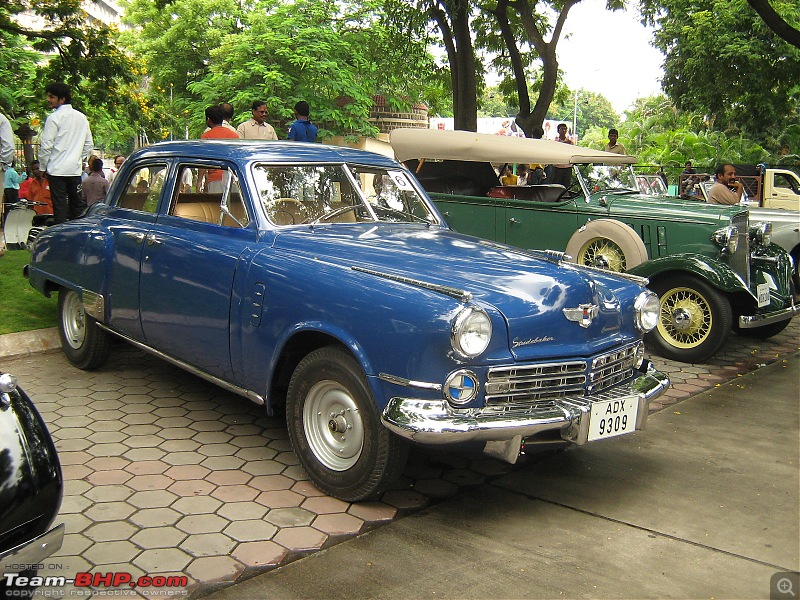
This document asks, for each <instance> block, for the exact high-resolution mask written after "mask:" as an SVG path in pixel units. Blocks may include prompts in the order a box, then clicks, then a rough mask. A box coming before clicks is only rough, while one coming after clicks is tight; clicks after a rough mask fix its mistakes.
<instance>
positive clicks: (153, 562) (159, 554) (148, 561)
mask: <svg viewBox="0 0 800 600" xmlns="http://www.w3.org/2000/svg"><path fill="white" fill-rule="evenodd" d="M191 561H192V557H191V556H190V555H189V554H187V553H186V552H184V551H183V550H180V549H178V548H155V549H153V550H145V551H143V552H142V553H141V554H139V556H137V557H136V559H135V560H133V564H135V565H136V566H137V567H139V568H140V569H142V570H143V571H144V572H145V573H163V572H164V566H165V565H170V568H172V569H174V570H175V571H183V570H185V569H186V565H188V564H189V563H190V562H191ZM201 575H202V574H201Z"/></svg>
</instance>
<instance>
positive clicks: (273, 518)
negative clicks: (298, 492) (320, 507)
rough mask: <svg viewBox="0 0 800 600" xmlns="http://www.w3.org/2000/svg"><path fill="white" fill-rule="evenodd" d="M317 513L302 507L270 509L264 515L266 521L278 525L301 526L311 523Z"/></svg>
mask: <svg viewBox="0 0 800 600" xmlns="http://www.w3.org/2000/svg"><path fill="white" fill-rule="evenodd" d="M314 517H316V515H315V514H314V513H310V512H308V511H307V510H304V509H302V508H276V509H274V510H271V511H269V512H268V513H267V514H266V516H265V517H264V520H265V521H269V522H270V523H274V524H275V525H277V526H278V527H299V526H301V525H309V524H310V523H311V522H312V521H313V520H314Z"/></svg>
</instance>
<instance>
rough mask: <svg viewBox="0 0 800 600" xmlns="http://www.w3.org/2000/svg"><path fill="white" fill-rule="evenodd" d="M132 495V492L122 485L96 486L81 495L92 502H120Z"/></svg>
mask: <svg viewBox="0 0 800 600" xmlns="http://www.w3.org/2000/svg"><path fill="white" fill-rule="evenodd" d="M132 494H133V490H132V489H130V488H129V487H126V486H124V485H96V486H94V487H92V488H91V489H89V490H87V491H85V492H84V493H83V495H84V496H85V497H86V498H89V499H90V500H93V501H94V502H122V501H124V500H127V499H128V498H130V497H131V495H132Z"/></svg>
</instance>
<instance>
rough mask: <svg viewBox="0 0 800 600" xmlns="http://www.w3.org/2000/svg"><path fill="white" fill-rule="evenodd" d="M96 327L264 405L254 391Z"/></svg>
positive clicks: (99, 324) (98, 324)
mask: <svg viewBox="0 0 800 600" xmlns="http://www.w3.org/2000/svg"><path fill="white" fill-rule="evenodd" d="M96 325H97V326H98V327H99V328H100V329H102V330H103V331H107V332H108V333H111V334H113V335H115V336H117V337H118V338H121V339H123V340H125V341H126V342H128V343H129V344H132V345H133V346H136V347H137V348H139V349H140V350H144V351H145V352H147V353H148V354H152V355H153V356H157V357H158V358H160V359H162V360H165V361H167V362H168V363H171V364H173V365H175V366H176V367H180V368H181V369H183V370H184V371H188V372H189V373H191V374H192V375H196V376H197V377H200V378H201V379H205V380H206V381H208V382H211V383H213V384H214V385H218V386H219V387H221V388H223V389H225V390H228V391H229V392H233V393H234V394H236V395H238V396H243V397H245V398H247V399H248V400H250V401H251V402H255V403H256V404H260V405H261V406H263V405H264V397H263V396H261V395H260V394H257V393H255V392H254V391H252V390H246V389H244V388H243V387H239V386H238V385H234V384H232V383H228V382H227V381H225V380H224V379H220V378H219V377H215V376H214V375H211V374H209V373H206V372H205V371H202V370H200V369H198V368H197V367H195V366H193V365H190V364H189V363H185V362H183V361H182V360H178V359H177V358H173V357H171V356H170V355H168V354H164V353H163V352H161V351H159V350H156V349H155V348H151V347H150V346H148V345H146V344H143V343H142V342H140V341H137V340H135V339H133V338H131V337H128V336H127V335H125V334H123V333H120V332H119V331H114V330H113V329H110V328H109V327H107V326H106V325H103V324H102V323H96Z"/></svg>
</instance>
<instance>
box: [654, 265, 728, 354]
mask: <svg viewBox="0 0 800 600" xmlns="http://www.w3.org/2000/svg"><path fill="white" fill-rule="evenodd" d="M650 289H652V290H653V291H654V292H655V293H656V294H658V296H659V299H660V304H661V309H660V314H659V319H658V325H657V326H656V328H655V329H653V331H651V332H650V333H649V334H647V339H648V341H649V342H651V344H652V345H653V346H654V347H655V349H656V352H657V353H658V354H660V355H661V356H663V357H665V358H669V359H672V360H679V361H682V362H688V363H695V362H702V361H703V360H705V359H707V358H710V357H711V356H713V355H714V354H716V352H717V351H718V350H719V349H720V348H721V347H722V345H723V344H724V343H725V340H726V339H727V338H728V334H729V333H730V331H731V328H732V326H733V313H732V310H731V305H730V302H729V301H728V299H727V298H726V297H725V296H724V295H723V294H722V293H720V292H718V291H717V290H716V289H714V288H713V287H711V286H710V285H708V284H707V283H705V282H704V281H701V280H700V279H697V278H695V277H691V276H688V275H681V276H678V277H673V278H671V279H663V280H657V281H655V282H653V283H651V284H650Z"/></svg>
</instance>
